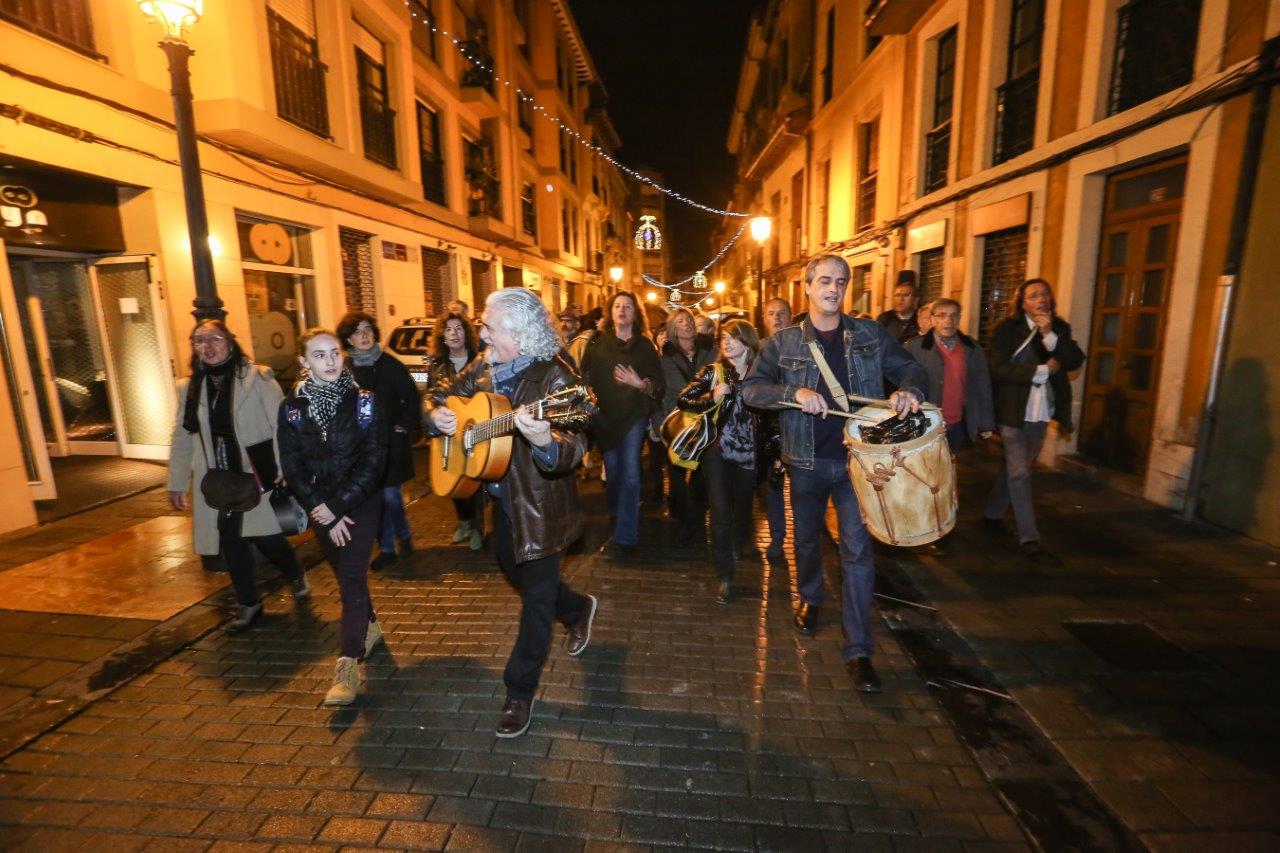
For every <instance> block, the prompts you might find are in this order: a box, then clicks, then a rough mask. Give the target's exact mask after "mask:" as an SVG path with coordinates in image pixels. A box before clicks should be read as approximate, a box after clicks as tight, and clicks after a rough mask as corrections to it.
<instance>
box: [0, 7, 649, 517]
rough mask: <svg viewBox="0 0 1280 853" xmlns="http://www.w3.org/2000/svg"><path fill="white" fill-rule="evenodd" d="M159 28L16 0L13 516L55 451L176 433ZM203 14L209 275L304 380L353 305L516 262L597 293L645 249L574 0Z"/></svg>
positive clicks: (175, 280)
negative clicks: (301, 338) (304, 351)
mask: <svg viewBox="0 0 1280 853" xmlns="http://www.w3.org/2000/svg"><path fill="white" fill-rule="evenodd" d="M160 35H161V31H160V29H159V28H158V27H156V26H155V25H154V24H152V23H149V22H147V21H146V20H145V19H144V18H143V16H142V14H141V13H140V12H138V10H137V8H136V6H135V5H134V4H129V3H127V4H124V5H123V6H122V5H121V4H119V3H116V2H114V0H55V2H48V3H27V2H23V0H12V2H5V3H3V4H2V5H0V55H3V57H4V59H3V60H2V62H3V68H0V115H3V117H4V118H3V120H4V122H5V124H6V127H5V132H4V136H3V142H2V143H0V184H3V194H4V196H5V197H4V200H3V212H4V216H3V220H2V221H0V260H2V261H3V263H0V309H2V310H3V315H2V317H3V336H2V337H3V340H2V341H0V344H2V345H3V346H2V349H0V359H3V363H4V367H5V370H4V371H3V372H2V373H0V381H3V385H4V387H3V389H0V390H3V393H2V394H0V448H3V450H0V488H3V489H4V490H5V492H6V493H7V494H11V495H17V496H20V498H21V499H20V500H19V501H18V503H19V504H20V505H21V506H20V507H19V509H18V511H17V512H16V513H13V514H9V515H8V517H6V518H4V519H0V530H4V529H13V528H16V527H21V526H25V525H26V524H30V523H33V522H34V515H33V512H32V506H33V504H32V501H33V500H36V499H45V498H51V497H53V496H55V495H56V492H57V483H56V482H55V479H54V477H53V474H52V466H51V459H56V458H57V457H60V456H66V455H71V454H80V453H93V454H110V455H124V456H131V457H138V458H153V459H159V458H164V457H165V456H167V453H168V435H169V430H170V426H171V424H172V413H173V408H174V401H173V383H174V380H175V379H176V378H177V377H180V376H182V375H184V374H185V373H186V369H187V367H186V363H187V361H188V359H189V356H190V349H189V345H188V343H187V338H188V335H189V333H190V330H191V322H192V321H191V318H190V313H189V312H190V306H191V300H192V297H193V296H194V283H193V276H192V264H191V252H190V243H189V240H188V235H187V228H186V219H185V214H184V207H183V195H182V183H181V177H180V172H179V166H178V161H177V152H176V144H175V135H174V132H173V125H172V122H173V113H172V105H171V100H170V96H169V92H168V90H169V75H168V72H167V69H166V65H165V58H164V55H163V53H162V52H161V51H160V50H159V49H158V48H157V47H156V42H157V39H158V38H159V36H160ZM188 40H189V42H190V44H191V46H192V48H193V49H194V51H195V55H194V56H193V58H192V60H191V68H192V88H193V90H194V93H195V120H196V127H197V131H198V133H199V138H200V143H199V149H200V151H199V154H200V158H201V165H202V169H203V173H204V175H203V177H204V188H205V194H206V197H207V209H208V216H209V222H210V232H211V236H210V244H211V247H212V250H213V255H214V266H215V273H216V278H217V283H218V292H219V295H220V296H221V298H222V299H223V301H224V302H225V307H226V310H227V312H228V322H229V324H230V326H231V328H232V329H233V330H234V331H235V332H236V333H237V335H238V337H239V338H240V340H241V342H242V344H243V345H244V346H245V349H246V350H247V351H248V352H250V353H251V354H252V356H253V357H254V358H255V359H257V360H258V361H261V362H264V363H266V364H269V365H271V366H272V367H273V368H274V369H275V370H276V371H277V373H278V374H280V375H281V376H282V377H283V378H284V380H285V381H288V379H289V378H290V377H291V376H292V375H293V374H294V372H295V371H296V367H295V362H294V358H293V350H294V340H295V339H296V336H297V334H298V333H299V332H300V331H301V330H303V329H305V328H307V327H308V326H314V325H325V326H333V325H334V324H335V323H336V321H337V320H338V318H339V317H340V316H341V315H342V314H343V313H345V312H346V311H348V310H350V309H362V310H365V311H368V312H369V313H371V314H373V315H374V316H376V317H377V318H378V319H379V321H380V323H381V326H382V328H383V330H384V333H387V332H389V331H390V330H391V329H392V328H393V327H395V326H396V325H399V324H400V323H401V322H402V321H404V320H405V319H407V318H411V317H416V316H435V315H436V314H437V313H438V312H439V311H440V310H441V309H442V308H443V306H444V305H445V304H446V303H447V302H448V301H449V300H450V299H455V298H457V299H462V300H465V301H467V302H469V303H471V304H472V305H473V306H479V305H482V304H483V301H484V299H485V297H486V295H487V294H488V293H489V292H490V291H491V290H493V289H495V288H500V287H511V286H523V287H527V288H530V289H532V290H535V291H537V292H538V293H539V294H540V295H541V297H542V299H543V300H544V302H545V303H546V304H547V305H548V306H549V307H551V308H553V309H558V308H559V307H561V306H563V305H565V304H566V303H577V304H579V305H582V306H584V307H590V306H592V305H596V304H599V303H601V302H602V301H603V300H604V299H605V298H606V297H607V292H608V291H609V290H610V289H611V288H612V287H614V284H613V282H612V281H610V280H609V278H608V277H607V275H604V273H605V266H604V263H605V257H606V253H608V254H610V256H611V262H612V263H614V264H617V265H621V266H624V267H626V268H627V270H628V272H629V270H630V265H631V253H630V252H629V251H628V250H627V247H628V245H629V243H628V242H627V241H619V240H617V239H616V237H617V235H619V234H625V233H626V232H627V230H628V227H629V223H628V220H627V215H628V214H627V205H628V191H627V188H626V185H625V183H624V182H623V180H622V177H621V175H620V174H619V173H618V171H617V169H616V167H614V166H613V165H612V164H611V163H609V162H608V161H606V160H605V159H603V158H600V157H597V156H595V155H593V154H592V153H591V151H590V150H589V149H588V148H587V147H585V146H584V145H582V144H580V143H579V142H578V141H577V140H578V139H579V138H580V139H582V140H585V141H588V142H590V143H592V144H597V145H600V146H602V147H604V148H606V149H608V150H611V151H612V150H616V148H617V146H618V145H619V144H620V143H619V140H618V138H617V134H616V132H615V131H614V130H613V127H612V125H611V124H610V122H609V118H608V115H607V113H606V112H605V108H604V104H605V102H606V100H607V98H606V93H605V90H604V87H603V85H602V84H601V81H600V80H599V78H598V75H597V74H596V71H595V68H594V66H593V64H592V61H591V57H590V55H589V54H588V53H587V51H586V48H585V46H584V45H583V42H582V38H581V35H580V34H579V32H578V30H577V26H576V24H575V22H574V20H573V17H572V15H571V13H570V11H569V8H568V4H567V3H566V2H563V0H516V2H506V1H505V0H407V2H406V0H354V2H350V3H347V2H342V3H336V2H331V0H230V2H226V3H217V4H212V5H207V6H206V11H205V15H204V17H203V19H202V20H200V21H199V22H198V23H197V24H195V26H194V27H193V28H192V31H191V33H190V35H189V39H188ZM517 90H520V91H522V92H523V93H526V96H525V97H521V96H520V95H518V94H517Z"/></svg>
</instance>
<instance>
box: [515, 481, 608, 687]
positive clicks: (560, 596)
mask: <svg viewBox="0 0 1280 853" xmlns="http://www.w3.org/2000/svg"><path fill="white" fill-rule="evenodd" d="M491 541H492V542H493V550H494V554H495V556H496V557H497V558H498V567H499V568H500V569H502V573H503V574H504V575H506V577H507V581H508V582H509V583H510V584H511V586H512V587H514V588H515V591H516V592H518V593H520V629H519V631H518V632H517V634H516V645H515V648H513V649H512V650H511V657H509V658H508V659H507V667H506V669H505V670H503V673H502V682H503V684H505V685H506V687H507V698H509V699H521V700H525V701H527V700H529V699H532V698H533V694H534V693H536V692H537V691H538V679H539V677H540V676H541V675H542V666H543V664H545V663H546V662H547V654H548V652H549V651H550V650H551V625H552V622H553V621H556V620H558V621H560V622H561V623H562V624H564V625H565V626H569V625H574V624H576V623H577V622H578V620H580V619H582V617H583V616H585V615H586V614H587V612H588V610H589V609H590V607H591V600H590V599H588V598H587V597H586V596H585V595H582V594H580V593H577V592H574V591H573V590H572V589H570V588H569V585H568V584H565V583H562V582H561V581H560V564H561V563H562V562H563V561H564V552H563V551H557V552H556V553H554V554H552V555H550V556H548V557H542V558H541V559H537V560H528V561H526V562H523V563H517V562H516V559H515V553H516V548H515V544H516V543H515V535H514V532H513V529H512V526H511V518H510V516H508V515H507V511H506V508H505V507H504V506H503V502H502V501H501V500H495V501H494V502H493V538H492V540H491Z"/></svg>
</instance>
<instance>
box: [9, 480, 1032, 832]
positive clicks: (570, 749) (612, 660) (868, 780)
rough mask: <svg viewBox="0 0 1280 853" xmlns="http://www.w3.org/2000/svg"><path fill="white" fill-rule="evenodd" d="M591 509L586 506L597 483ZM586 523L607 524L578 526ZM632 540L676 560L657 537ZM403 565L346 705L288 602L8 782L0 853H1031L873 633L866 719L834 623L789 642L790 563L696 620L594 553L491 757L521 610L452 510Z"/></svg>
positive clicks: (380, 597) (901, 661)
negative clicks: (467, 544)
mask: <svg viewBox="0 0 1280 853" xmlns="http://www.w3.org/2000/svg"><path fill="white" fill-rule="evenodd" d="M589 491H590V494H591V495H592V496H593V497H592V499H591V503H592V505H596V504H598V503H599V497H598V487H591V488H590V490H589ZM599 515H600V512H599V509H598V508H597V510H596V514H595V515H594V516H593V519H598V517H599ZM651 515H652V514H650V517H649V518H647V520H646V521H645V525H644V531H643V532H644V539H645V540H646V541H649V542H658V543H661V542H664V541H667V540H669V539H670V538H671V535H670V534H671V532H672V531H671V530H669V529H668V524H669V523H668V522H664V521H659V520H657V519H655V518H653V517H651ZM410 516H411V521H412V523H413V526H414V529H415V535H416V538H417V543H418V546H419V550H418V552H417V553H415V554H414V555H413V556H412V557H410V558H407V559H402V560H401V561H399V562H398V563H397V564H396V565H395V566H393V567H392V568H391V569H389V570H388V571H385V572H383V573H380V574H378V575H375V576H374V579H373V591H374V597H375V604H376V606H377V608H378V612H379V616H380V618H381V620H382V624H383V627H384V630H385V631H386V639H387V644H386V647H385V649H379V650H377V651H375V653H374V654H373V656H372V658H371V659H370V661H369V662H368V664H367V667H366V672H367V682H366V690H365V692H364V693H363V694H362V696H361V697H360V699H359V700H358V701H357V703H356V705H354V706H352V707H351V708H349V709H342V710H338V711H334V710H331V709H325V708H321V707H320V706H319V701H320V698H321V696H322V694H323V691H324V689H325V688H326V687H327V686H328V683H329V681H330V679H331V677H332V666H333V661H334V654H335V652H334V650H335V648H336V636H335V632H336V619H337V614H338V600H337V592H336V586H335V584H334V582H333V580H332V576H331V574H330V573H329V570H328V569H327V568H322V567H318V568H316V569H313V571H312V579H313V583H314V584H315V588H316V591H315V595H314V596H313V602H312V604H311V606H310V607H307V608H295V607H294V605H293V603H292V601H291V600H290V599H289V598H288V597H286V596H283V595H281V594H279V593H276V594H274V595H273V596H272V597H270V598H269V599H268V600H267V615H266V617H265V618H264V619H262V620H261V621H260V622H259V623H258V625H257V626H256V627H255V628H254V629H253V630H251V631H249V632H247V633H245V634H243V635H240V636H238V637H229V636H227V635H225V634H224V633H223V632H222V631H221V630H220V629H217V630H214V631H212V632H210V633H208V634H206V635H205V636H204V637H202V638H201V639H199V640H198V641H196V642H195V643H194V644H192V645H190V646H189V647H187V648H185V649H183V650H181V651H179V652H178V653H177V654H175V655H173V656H172V657H171V658H169V659H168V660H166V661H164V662H163V663H161V664H159V665H157V666H155V667H154V668H153V669H151V670H149V671H147V672H146V673H144V674H142V675H140V676H138V677H136V678H133V679H132V680H131V681H130V682H128V683H127V684H125V685H124V686H122V687H120V688H119V689H117V690H115V691H114V692H112V693H110V694H109V695H107V696H106V697H105V698H103V699H101V700H99V701H97V702H94V703H92V704H91V705H89V706H88V707H87V708H85V709H84V710H83V712H82V713H80V714H79V715H78V716H76V717H74V718H72V719H70V720H68V721H66V722H65V723H63V724H62V725H60V726H58V727H57V728H55V729H53V730H52V731H49V732H48V733H46V734H44V735H43V736H41V737H39V738H38V739H36V740H35V741H33V742H32V743H30V744H29V745H28V746H27V747H26V748H24V749H21V750H19V751H17V752H15V753H14V754H12V755H11V756H9V757H8V758H7V759H6V760H5V761H4V762H3V764H0V797H2V799H0V823H3V824H4V825H5V826H4V829H3V832H4V835H5V841H4V845H3V846H4V847H5V848H6V849H30V850H55V849H78V848H89V847H94V848H98V849H111V850H128V849H269V848H275V849H303V848H307V849H336V848H339V847H347V846H354V847H359V846H380V847H390V848H406V849H409V848H415V849H445V848H447V849H486V850H508V849H521V850H526V849H548V850H575V849H592V850H595V849H601V850H603V849H633V848H634V849H645V848H658V847H683V846H695V847H705V848H717V849H731V850H781V849H787V850H813V849H820V848H828V849H849V848H857V849H864V848H866V849H886V850H888V849H904V848H907V849H909V848H915V847H924V848H928V849H961V848H963V849H995V848H1004V847H1007V848H1010V849H1013V848H1024V847H1025V846H1026V845H1027V842H1026V840H1025V836H1024V834H1023V831H1022V829H1021V828H1020V825H1019V823H1018V821H1017V820H1015V819H1014V817H1013V816H1012V815H1011V813H1010V812H1009V810H1008V809H1007V808H1006V807H1005V805H1004V804H1003V802H1002V800H1001V799H1000V798H999V797H998V796H997V795H996V793H995V790H994V789H993V787H992V786H991V784H990V783H989V782H988V781H987V779H986V778H985V777H984V775H983V773H982V772H981V771H980V769H979V767H978V764H977V762H976V761H975V758H974V756H973V754H972V753H971V752H970V751H969V749H967V748H966V747H965V746H963V745H962V744H961V743H960V741H959V739H958V738H957V735H956V732H955V730H954V729H953V728H952V726H951V724H950V723H949V721H948V718H947V717H946V715H944V713H943V712H942V710H941V709H940V707H939V705H938V703H937V701H936V699H935V697H934V696H933V695H932V694H931V692H930V688H928V687H927V686H926V685H925V683H924V682H923V681H922V680H921V678H920V677H919V676H918V675H917V674H916V672H915V670H914V669H913V667H912V665H911V662H910V661H909V660H908V659H907V657H905V656H904V654H903V651H902V649H901V648H899V646H898V644H897V643H896V641H895V639H894V637H893V636H892V635H891V634H890V633H889V632H888V631H887V630H886V629H885V628H884V627H883V625H882V624H878V630H877V640H878V642H879V644H880V650H879V652H878V654H877V657H876V662H877V666H878V668H879V670H880V672H881V675H882V677H883V679H884V682H885V691H884V693H882V694H879V695H865V694H860V693H857V692H855V691H854V690H853V689H852V686H851V685H850V683H849V681H848V677H847V675H846V674H845V672H844V668H843V665H842V662H841V660H840V654H839V623H838V614H837V613H836V612H835V609H834V606H832V607H828V608H826V609H824V613H823V617H824V621H823V627H822V630H821V631H820V632H819V635H818V636H817V637H815V638H811V639H804V638H800V637H798V636H796V635H795V634H794V632H793V631H792V630H791V628H790V624H789V616H790V596H791V592H790V578H789V571H788V569H787V567H786V566H784V565H781V564H778V565H774V566H770V565H769V564H767V563H764V562H761V561H759V560H754V561H746V562H744V563H743V564H741V565H740V568H739V576H738V579H737V584H736V594H737V595H736V598H735V599H734V601H733V602H732V603H731V604H730V605H729V606H728V607H721V606H717V605H716V604H714V602H713V595H712V589H711V587H712V580H713V578H712V572H711V569H710V567H709V565H708V564H707V562H706V559H705V557H704V556H703V554H702V553H701V552H698V551H691V550H678V549H676V548H674V547H668V546H665V545H661V544H659V545H651V546H649V547H646V548H643V549H641V550H640V551H638V552H637V553H636V554H635V555H634V557H632V558H629V559H627V560H625V561H610V560H608V559H606V558H604V557H602V556H600V555H598V554H596V553H595V551H594V548H593V546H596V545H598V544H599V542H600V539H601V538H602V536H603V531H602V530H601V529H600V527H599V524H598V523H597V524H595V525H593V528H592V531H591V532H590V533H589V535H588V541H587V542H586V543H585V544H586V549H585V550H584V553H583V554H581V555H578V556H575V557H571V559H570V561H569V563H568V566H567V569H566V574H567V576H568V577H569V578H570V579H571V580H572V582H573V583H574V585H575V586H576V587H577V588H579V589H581V590H583V591H586V592H591V593H593V594H595V595H597V596H599V597H600V600H601V605H600V612H599V614H598V616H597V618H596V624H595V630H594V632H593V638H592V643H591V646H590V647H589V648H588V649H587V651H586V652H585V653H584V654H583V655H582V656H581V657H580V658H576V659H572V658H569V657H567V656H566V655H565V654H564V652H563V650H562V649H561V648H560V645H559V639H560V638H559V637H557V640H556V645H555V646H554V647H553V652H552V655H551V658H550V660H549V662H548V664H547V667H546V669H545V671H544V674H543V680H542V684H543V686H542V690H541V693H540V695H539V698H538V703H537V705H536V706H535V709H534V720H533V725H532V727H531V729H530V731H529V733H528V734H527V735H526V736H524V737H522V738H519V739H517V740H514V741H500V740H498V739H496V738H495V737H494V736H493V733H492V728H493V725H494V723H495V721H496V718H497V712H498V710H499V706H500V703H501V699H502V695H503V689H502V684H501V669H502V666H503V663H504V662H505V659H506V655H507V653H508V651H509V649H510V646H511V642H512V639H513V637H514V631H515V621H516V616H517V612H518V606H517V605H518V602H517V599H516V597H515V595H514V594H513V593H512V592H511V591H510V589H509V588H508V587H507V586H506V584H505V582H504V581H503V579H502V577H501V575H500V574H499V573H498V572H497V571H496V570H495V569H494V567H493V565H492V562H491V559H490V557H489V555H488V554H487V552H480V553H472V552H469V551H467V550H465V549H464V548H460V547H456V546H445V545H442V544H441V543H444V542H446V541H447V536H448V533H449V532H450V531H451V529H452V526H453V519H452V513H451V510H450V507H449V505H448V504H447V503H446V502H444V501H441V500H437V499H427V500H422V501H419V502H417V503H415V504H413V505H411V507H410Z"/></svg>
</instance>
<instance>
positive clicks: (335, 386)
mask: <svg viewBox="0 0 1280 853" xmlns="http://www.w3.org/2000/svg"><path fill="white" fill-rule="evenodd" d="M355 387H356V383H355V380H354V379H352V378H351V372H350V371H347V370H344V371H342V372H341V373H339V374H338V378H337V379H335V380H333V381H332V382H329V383H327V384H326V383H324V382H320V381H318V380H317V379H316V378H315V377H314V376H310V375H309V376H307V381H306V382H303V383H302V391H301V394H302V396H304V397H306V398H307V401H308V403H307V406H308V410H309V411H310V412H311V420H313V421H314V422H315V424H316V426H318V427H320V431H321V432H326V431H328V429H329V424H331V423H333V416H334V415H335V414H336V413H337V411H338V404H339V403H341V402H342V398H343V397H345V396H347V392H348V391H350V390H351V389H353V388H355Z"/></svg>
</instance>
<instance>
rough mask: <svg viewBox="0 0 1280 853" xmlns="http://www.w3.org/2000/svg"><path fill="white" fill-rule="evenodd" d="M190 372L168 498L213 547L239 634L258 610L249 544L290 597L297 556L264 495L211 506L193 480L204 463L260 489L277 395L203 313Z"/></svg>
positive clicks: (268, 467) (271, 458)
mask: <svg viewBox="0 0 1280 853" xmlns="http://www.w3.org/2000/svg"><path fill="white" fill-rule="evenodd" d="M191 350H192V354H191V377H190V378H188V379H183V380H182V381H180V382H179V383H178V410H177V411H178V416H177V422H176V423H175V424H174V426H173V439H172V447H171V449H170V452H169V502H170V503H171V504H172V505H173V507H174V508H175V509H178V510H184V509H186V508H187V490H188V488H189V486H190V485H191V484H192V483H194V484H195V488H194V489H193V490H192V491H193V494H194V501H193V502H192V515H193V521H194V525H193V526H194V528H195V550H196V553H197V554H201V555H211V554H218V553H221V554H222V556H223V559H224V560H225V561H226V564H227V569H228V571H229V572H230V574H231V583H232V585H233V586H234V587H235V591H236V600H237V602H238V603H239V606H238V607H237V608H236V615H235V618H234V619H233V620H232V621H231V624H230V626H229V627H228V630H229V631H230V632H231V633H239V632H240V631H243V630H244V629H245V628H248V627H249V625H250V624H251V623H252V622H253V620H254V619H256V618H257V617H258V615H259V614H260V613H262V601H261V599H260V598H259V597H258V588H257V585H256V583H255V582H254V576H253V572H254V563H255V558H254V554H253V546H256V547H257V548H258V550H259V551H261V552H262V553H263V555H264V556H266V557H267V559H269V560H270V561H271V562H272V563H274V564H275V565H276V566H277V567H278V568H279V569H280V571H281V572H283V573H284V575H285V577H287V578H288V579H289V582H290V584H291V585H292V586H293V594H294V598H295V599H297V600H302V599H305V598H306V597H307V596H308V595H310V593H311V588H310V586H309V585H308V583H307V576H306V574H305V573H304V572H303V571H302V569H301V568H300V567H299V565H298V558H297V556H296V555H295V554H294V553H293V548H292V547H291V546H290V545H289V540H287V539H285V537H284V534H282V533H281V532H280V524H279V523H278V522H277V521H276V516H275V511H274V510H273V509H272V508H271V502H270V501H269V500H263V499H260V500H259V501H258V505H257V506H256V507H254V508H253V509H251V510H248V511H247V512H229V511H219V510H217V509H214V508H213V507H211V506H209V505H208V503H206V502H205V499H204V496H203V495H202V494H201V492H200V481H201V480H202V479H203V478H204V475H205V472H206V471H208V470H209V468H210V467H214V468H219V469H222V470H224V471H235V472H245V473H252V474H253V475H254V476H255V477H256V478H257V480H258V488H259V490H260V491H262V490H265V489H267V488H269V487H270V486H271V485H272V484H273V483H274V482H276V480H277V479H278V478H279V471H280V464H279V458H280V457H279V452H278V449H277V447H276V423H277V413H278V411H279V409H280V401H281V400H283V399H284V395H283V394H282V393H281V391H280V386H279V385H277V384H276V381H275V378H274V376H273V375H272V373H271V369H270V368H269V367H264V366H263V365H260V364H254V363H253V362H252V361H250V360H249V359H248V358H246V357H245V355H244V352H243V351H242V350H241V349H240V345H239V343H237V341H236V338H235V335H233V334H231V332H230V331H229V330H228V329H227V327H226V325H225V324H223V323H222V321H220V320H204V321H202V322H201V323H199V324H198V325H197V326H196V328H195V331H193V332H192V333H191Z"/></svg>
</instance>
